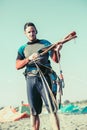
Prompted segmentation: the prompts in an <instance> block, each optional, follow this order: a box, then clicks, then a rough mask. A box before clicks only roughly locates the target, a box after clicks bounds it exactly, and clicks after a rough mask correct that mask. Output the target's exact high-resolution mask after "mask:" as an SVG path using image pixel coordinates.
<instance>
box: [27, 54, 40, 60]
mask: <svg viewBox="0 0 87 130" xmlns="http://www.w3.org/2000/svg"><path fill="white" fill-rule="evenodd" d="M37 57H38V54H37V53H33V54H32V55H30V56H29V57H28V59H29V60H34V59H36V58H37Z"/></svg>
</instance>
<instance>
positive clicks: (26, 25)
mask: <svg viewBox="0 0 87 130" xmlns="http://www.w3.org/2000/svg"><path fill="white" fill-rule="evenodd" d="M29 26H33V27H34V28H35V30H36V34H37V33H38V31H37V29H36V26H35V25H34V23H32V22H28V23H26V24H25V25H24V31H25V30H26V28H27V27H29Z"/></svg>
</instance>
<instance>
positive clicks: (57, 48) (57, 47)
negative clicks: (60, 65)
mask: <svg viewBox="0 0 87 130" xmlns="http://www.w3.org/2000/svg"><path fill="white" fill-rule="evenodd" d="M62 47H63V44H59V45H56V47H55V48H54V51H60V50H61V49H62Z"/></svg>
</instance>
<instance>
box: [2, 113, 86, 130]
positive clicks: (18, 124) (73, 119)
mask: <svg viewBox="0 0 87 130" xmlns="http://www.w3.org/2000/svg"><path fill="white" fill-rule="evenodd" d="M58 115H59V120H60V127H61V130H87V114H63V113H58ZM49 119H50V116H49V114H48V113H42V114H41V115H40V120H41V125H40V130H52V128H51V125H50V120H49ZM0 130H31V120H30V118H24V119H21V120H19V121H12V122H5V123H0Z"/></svg>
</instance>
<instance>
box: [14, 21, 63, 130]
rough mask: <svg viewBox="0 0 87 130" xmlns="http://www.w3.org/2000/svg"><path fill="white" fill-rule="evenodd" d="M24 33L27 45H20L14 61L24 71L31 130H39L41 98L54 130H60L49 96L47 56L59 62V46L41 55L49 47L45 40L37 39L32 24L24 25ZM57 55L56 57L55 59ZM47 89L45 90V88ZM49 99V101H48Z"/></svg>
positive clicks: (35, 30)
mask: <svg viewBox="0 0 87 130" xmlns="http://www.w3.org/2000/svg"><path fill="white" fill-rule="evenodd" d="M24 33H25V35H26V37H27V38H28V40H29V41H28V43H26V44H24V45H22V46H21V47H20V48H19V50H18V55H17V59H16V68H17V69H22V68H24V67H26V69H25V78H26V84H27V96H28V102H29V105H30V109H31V119H32V130H39V127H40V120H39V114H40V113H41V111H42V98H43V100H44V102H45V105H46V108H47V110H48V112H49V113H50V115H51V120H52V123H51V124H53V129H54V130H60V125H59V119H58V117H57V113H56V112H57V108H56V107H55V105H54V103H53V100H52V98H51V96H50V92H49V88H50V89H52V84H51V78H50V77H51V76H49V74H51V71H52V67H51V63H50V60H49V56H50V57H51V58H52V59H53V60H54V61H55V62H59V59H60V58H58V57H60V53H59V51H60V49H61V45H58V46H56V47H55V48H53V49H52V50H51V51H49V52H47V53H46V54H43V55H41V53H42V52H43V51H44V49H45V47H48V46H50V45H51V43H50V42H49V41H47V40H39V39H37V37H36V35H37V33H38V32H37V29H36V26H35V25H34V24H33V23H32V22H29V23H26V24H25V25H24ZM57 54H58V57H57ZM48 85H49V87H48V88H47V86H48ZM48 99H49V101H48Z"/></svg>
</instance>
